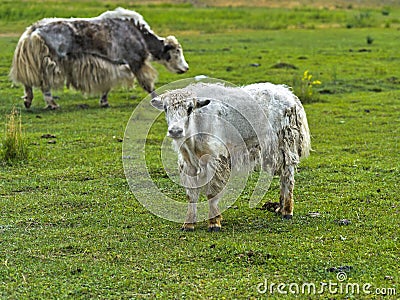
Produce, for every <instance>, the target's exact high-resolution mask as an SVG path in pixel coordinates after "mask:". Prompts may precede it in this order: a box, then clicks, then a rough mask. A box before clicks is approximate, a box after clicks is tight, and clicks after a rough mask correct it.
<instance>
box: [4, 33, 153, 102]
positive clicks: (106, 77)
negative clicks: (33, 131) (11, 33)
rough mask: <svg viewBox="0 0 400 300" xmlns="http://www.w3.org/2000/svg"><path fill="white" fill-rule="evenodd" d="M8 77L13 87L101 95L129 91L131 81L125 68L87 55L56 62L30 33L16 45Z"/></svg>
mask: <svg viewBox="0 0 400 300" xmlns="http://www.w3.org/2000/svg"><path fill="white" fill-rule="evenodd" d="M153 73H154V72H153ZM10 77H11V79H12V80H13V81H14V82H15V83H22V84H24V85H26V86H34V87H40V88H41V89H42V91H49V90H50V89H61V88H62V87H63V86H64V84H67V86H70V85H71V86H72V87H74V88H75V89H77V90H79V91H82V92H84V93H87V94H102V93H105V92H108V91H109V90H110V89H111V88H113V87H115V86H127V87H129V86H132V85H133V81H134V75H133V73H132V71H131V69H130V67H129V65H128V64H118V63H115V62H112V61H110V60H107V59H105V58H103V57H100V56H96V55H91V54H82V55H80V56H78V57H74V58H73V59H68V58H59V57H58V56H56V55H54V54H52V53H51V51H50V49H49V48H48V46H47V45H46V43H45V41H44V40H43V39H42V38H41V37H40V36H39V35H38V34H37V33H35V32H33V33H32V29H28V30H27V31H26V32H25V33H24V34H23V35H22V36H21V38H20V40H19V42H18V45H17V48H16V50H15V53H14V57H13V62H12V67H11V71H10Z"/></svg>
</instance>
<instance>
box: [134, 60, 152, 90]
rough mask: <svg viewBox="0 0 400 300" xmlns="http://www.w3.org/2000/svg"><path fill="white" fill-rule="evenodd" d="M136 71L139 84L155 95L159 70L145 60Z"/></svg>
mask: <svg viewBox="0 0 400 300" xmlns="http://www.w3.org/2000/svg"><path fill="white" fill-rule="evenodd" d="M134 73H135V77H136V79H137V81H138V83H139V85H140V86H141V87H142V88H143V89H144V90H145V91H146V92H148V93H151V94H152V96H153V97H154V94H153V93H154V82H155V81H156V78H157V71H156V70H155V69H154V68H153V67H152V66H151V65H150V64H149V63H148V62H145V63H144V64H143V65H142V66H141V67H140V69H139V70H137V71H136V72H134Z"/></svg>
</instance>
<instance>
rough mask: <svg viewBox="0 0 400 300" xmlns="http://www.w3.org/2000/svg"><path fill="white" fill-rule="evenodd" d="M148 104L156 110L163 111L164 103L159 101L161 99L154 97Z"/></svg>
mask: <svg viewBox="0 0 400 300" xmlns="http://www.w3.org/2000/svg"><path fill="white" fill-rule="evenodd" d="M150 104H151V105H152V106H153V107H155V108H157V109H158V110H164V103H163V101H162V100H161V97H155V98H153V99H151V101H150Z"/></svg>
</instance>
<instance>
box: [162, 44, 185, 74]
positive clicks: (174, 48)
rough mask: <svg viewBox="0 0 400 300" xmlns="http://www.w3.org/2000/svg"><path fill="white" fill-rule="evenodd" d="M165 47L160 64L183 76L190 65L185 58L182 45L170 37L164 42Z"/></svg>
mask: <svg viewBox="0 0 400 300" xmlns="http://www.w3.org/2000/svg"><path fill="white" fill-rule="evenodd" d="M163 43H164V47H163V50H162V55H161V57H160V60H159V61H158V62H159V63H161V64H163V65H164V66H165V67H166V68H167V69H168V71H170V72H172V73H178V74H182V73H185V72H187V71H188V70H189V65H188V63H187V62H186V60H185V57H184V56H183V50H182V46H181V44H179V42H178V40H177V39H176V38H175V37H174V36H168V37H166V38H165V39H164V41H163Z"/></svg>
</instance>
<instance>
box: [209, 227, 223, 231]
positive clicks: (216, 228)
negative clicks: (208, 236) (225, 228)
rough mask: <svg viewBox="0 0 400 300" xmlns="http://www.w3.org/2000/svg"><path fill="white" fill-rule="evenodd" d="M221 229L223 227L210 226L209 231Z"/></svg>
mask: <svg viewBox="0 0 400 300" xmlns="http://www.w3.org/2000/svg"><path fill="white" fill-rule="evenodd" d="M220 231H221V227H217V226H215V227H208V232H220Z"/></svg>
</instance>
